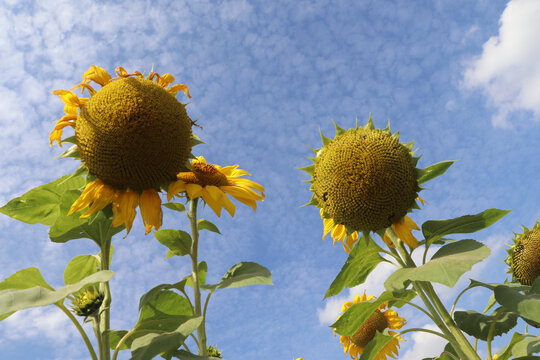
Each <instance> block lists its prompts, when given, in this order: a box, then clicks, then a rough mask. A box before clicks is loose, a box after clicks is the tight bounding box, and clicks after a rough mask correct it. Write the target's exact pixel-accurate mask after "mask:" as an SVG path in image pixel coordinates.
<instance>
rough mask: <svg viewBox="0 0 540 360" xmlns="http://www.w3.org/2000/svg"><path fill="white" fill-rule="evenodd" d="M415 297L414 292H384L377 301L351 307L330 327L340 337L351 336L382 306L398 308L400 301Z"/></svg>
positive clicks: (400, 304)
mask: <svg viewBox="0 0 540 360" xmlns="http://www.w3.org/2000/svg"><path fill="white" fill-rule="evenodd" d="M415 296H416V293H415V292H414V291H405V292H396V293H391V292H388V291H385V292H384V293H382V294H381V296H379V297H378V298H377V299H374V300H370V301H362V302H358V303H356V304H353V305H351V306H350V307H349V309H347V311H345V313H344V314H343V315H341V316H340V317H339V319H337V321H336V322H335V323H333V324H332V325H330V327H331V328H334V329H336V333H338V334H340V335H344V336H352V335H353V334H354V333H355V332H357V331H358V329H359V328H360V327H361V326H362V324H363V323H364V321H366V320H367V319H368V318H369V317H370V316H371V315H372V314H373V313H374V312H375V310H377V309H378V308H379V306H381V305H382V304H384V303H386V302H388V303H389V304H390V306H395V307H400V306H402V305H403V304H404V303H405V302H404V301H402V300H406V301H409V300H411V299H413V298H414V297H415Z"/></svg>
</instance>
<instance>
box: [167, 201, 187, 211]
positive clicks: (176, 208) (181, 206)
mask: <svg viewBox="0 0 540 360" xmlns="http://www.w3.org/2000/svg"><path fill="white" fill-rule="evenodd" d="M163 206H165V207H166V208H167V209H171V210H174V211H186V207H185V206H184V204H182V203H178V202H168V203H165V204H163Z"/></svg>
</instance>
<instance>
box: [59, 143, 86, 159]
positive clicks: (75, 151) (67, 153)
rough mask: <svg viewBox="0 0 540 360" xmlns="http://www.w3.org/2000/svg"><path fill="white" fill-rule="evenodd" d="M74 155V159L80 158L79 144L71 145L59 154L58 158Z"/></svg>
mask: <svg viewBox="0 0 540 360" xmlns="http://www.w3.org/2000/svg"><path fill="white" fill-rule="evenodd" d="M67 157H72V158H74V159H80V158H81V157H80V155H79V148H78V147H77V145H76V144H75V145H71V146H70V147H69V148H68V149H67V150H66V151H64V152H63V153H62V154H60V155H58V156H57V157H56V158H67Z"/></svg>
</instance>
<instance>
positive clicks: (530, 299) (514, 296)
mask: <svg viewBox="0 0 540 360" xmlns="http://www.w3.org/2000/svg"><path fill="white" fill-rule="evenodd" d="M494 292H495V300H497V302H498V303H499V304H501V305H502V306H504V307H505V308H507V309H508V310H510V311H513V312H515V313H517V314H518V315H519V316H521V317H522V318H524V319H528V320H532V321H534V322H536V323H538V322H540V294H529V295H523V294H521V293H520V292H519V291H517V290H516V289H513V288H511V287H509V286H506V285H499V286H497V287H495V290H494Z"/></svg>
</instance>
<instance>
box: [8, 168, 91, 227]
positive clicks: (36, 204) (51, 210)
mask: <svg viewBox="0 0 540 360" xmlns="http://www.w3.org/2000/svg"><path fill="white" fill-rule="evenodd" d="M84 184H85V180H84V178H83V177H82V176H75V177H72V176H71V175H66V176H63V177H61V178H59V179H57V180H55V181H53V182H51V183H48V184H45V185H41V186H38V187H36V188H34V189H32V190H30V191H28V192H26V193H25V194H23V195H22V196H19V197H17V198H15V199H12V200H11V201H9V202H8V203H7V204H6V205H4V206H3V207H1V208H0V213H2V214H5V215H7V216H9V217H12V218H13V219H16V220H19V221H22V222H24V223H27V224H43V225H49V226H50V225H52V224H53V223H54V221H55V220H56V218H57V217H58V215H59V214H60V209H59V204H60V200H61V198H62V195H63V194H64V192H66V191H67V190H72V189H79V188H81V187H83V186H84Z"/></svg>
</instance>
